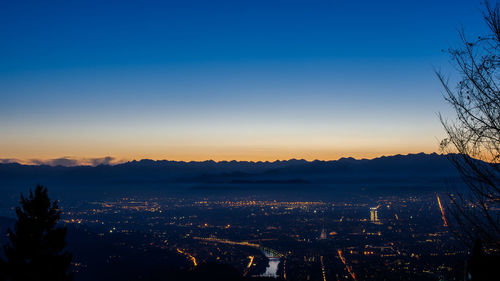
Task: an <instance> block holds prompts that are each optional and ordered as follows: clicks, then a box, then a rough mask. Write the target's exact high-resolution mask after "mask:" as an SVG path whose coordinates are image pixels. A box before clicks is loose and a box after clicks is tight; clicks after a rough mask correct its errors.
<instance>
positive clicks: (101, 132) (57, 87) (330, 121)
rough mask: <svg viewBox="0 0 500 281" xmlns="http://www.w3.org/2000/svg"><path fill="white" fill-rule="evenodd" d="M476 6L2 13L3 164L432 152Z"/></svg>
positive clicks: (219, 5) (54, 5)
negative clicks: (447, 86) (453, 55)
mask: <svg viewBox="0 0 500 281" xmlns="http://www.w3.org/2000/svg"><path fill="white" fill-rule="evenodd" d="M481 7H482V6H481V3H480V1H474V0H467V1H462V0H454V1H435V0H434V1H428V0H407V1H401V0H391V1H389V0H387V1H384V0H380V1H353V0H345V1H344V0H331V1H311V0H309V1H290V0H289V1H272V0H267V1H258V0H253V1H243V0H242V1H234V0H233V1H189V0H183V1H124V0H120V1H91V0H85V1H83V0H78V1H71V0H65V1H31V2H30V1H22V0H15V1H14V0H0V159H17V160H18V161H24V162H29V161H31V162H36V161H46V160H49V159H56V158H71V159H77V160H79V161H87V162H89V161H90V162H92V161H93V160H92V159H101V158H102V157H106V156H110V157H112V158H105V159H113V161H127V160H132V159H143V158H150V159H169V160H183V161H191V160H197V161H198V160H208V159H213V160H249V161H273V160H277V159H281V160H284V159H291V158H297V159H301V158H302V159H307V160H314V159H320V160H333V159H338V158H340V157H355V158H373V157H377V156H381V155H393V154H407V153H417V152H427V153H430V152H435V151H438V144H439V140H440V139H442V138H443V137H444V136H445V135H444V132H443V128H442V126H441V124H440V122H439V119H438V116H437V114H438V113H439V112H441V113H442V114H443V115H445V116H450V117H451V116H452V114H453V112H452V111H451V110H450V108H449V107H448V106H447V104H446V103H445V102H444V100H443V98H442V87H441V85H440V84H439V82H438V80H437V78H436V75H435V73H434V71H435V70H436V69H437V70H441V71H443V72H445V73H449V75H450V76H451V77H453V75H454V73H455V69H454V68H453V67H452V66H451V65H450V60H449V57H448V55H447V54H446V53H445V52H443V50H446V49H448V48H449V47H453V46H457V45H458V34H457V31H458V30H459V29H460V28H462V27H463V28H464V30H465V32H466V34H470V36H471V37H475V36H478V35H482V34H485V33H486V31H487V30H486V26H485V25H484V23H483V20H482V16H481Z"/></svg>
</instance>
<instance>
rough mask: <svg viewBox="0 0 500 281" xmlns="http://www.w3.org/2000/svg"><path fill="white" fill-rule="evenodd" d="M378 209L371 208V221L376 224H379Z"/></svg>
mask: <svg viewBox="0 0 500 281" xmlns="http://www.w3.org/2000/svg"><path fill="white" fill-rule="evenodd" d="M377 209H378V207H371V208H370V221H371V222H374V223H378V222H379V220H378V210H377Z"/></svg>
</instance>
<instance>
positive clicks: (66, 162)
mask: <svg viewBox="0 0 500 281" xmlns="http://www.w3.org/2000/svg"><path fill="white" fill-rule="evenodd" d="M123 162H124V161H118V160H117V159H116V158H114V157H111V156H106V157H100V158H77V157H60V158H53V159H36V158H35V159H28V160H20V159H14V158H0V164H7V163H19V164H24V165H48V166H64V167H74V166H99V165H116V164H120V163H123Z"/></svg>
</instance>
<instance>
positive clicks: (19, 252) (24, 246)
mask: <svg viewBox="0 0 500 281" xmlns="http://www.w3.org/2000/svg"><path fill="white" fill-rule="evenodd" d="M16 214H17V222H16V224H15V226H14V231H12V230H10V229H9V231H8V236H9V240H10V241H9V243H8V244H7V245H5V246H4V252H5V257H6V260H5V261H1V264H0V266H1V267H0V270H1V271H2V275H3V276H0V277H1V278H3V279H4V280H11V281H21V280H22V281H45V280H47V281H49V280H50V281H63V280H64V281H66V280H72V279H73V274H72V273H71V272H69V267H70V266H71V259H72V256H71V254H69V253H68V252H66V251H65V250H64V247H65V246H66V241H65V238H66V228H64V227H56V224H57V221H58V220H59V217H60V214H61V212H60V211H59V209H58V206H57V202H55V201H54V202H51V201H50V199H49V197H48V195H47V189H46V188H45V187H43V186H41V185H38V186H37V187H36V189H35V191H34V192H33V191H31V190H30V194H29V197H28V198H25V197H24V196H23V195H22V194H21V206H20V207H17V208H16Z"/></svg>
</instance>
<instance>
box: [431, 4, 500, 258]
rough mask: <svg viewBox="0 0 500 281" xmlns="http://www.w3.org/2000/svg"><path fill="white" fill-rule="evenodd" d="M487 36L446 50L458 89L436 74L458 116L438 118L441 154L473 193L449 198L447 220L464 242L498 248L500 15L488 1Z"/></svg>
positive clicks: (499, 211) (499, 193)
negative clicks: (441, 129) (442, 130)
mask: <svg viewBox="0 0 500 281" xmlns="http://www.w3.org/2000/svg"><path fill="white" fill-rule="evenodd" d="M484 5H485V9H484V14H483V16H484V20H485V22H486V24H487V25H488V27H489V31H490V32H489V34H488V35H487V36H484V37H478V38H477V39H474V40H468V39H467V38H466V36H465V33H464V31H463V30H462V31H461V32H459V35H460V39H461V46H460V47H459V48H457V49H450V50H448V52H449V54H450V55H451V58H452V61H453V64H454V66H455V67H456V69H457V70H458V73H459V79H458V83H457V85H456V86H453V87H451V86H450V85H449V80H448V79H447V78H446V77H445V76H444V75H443V74H442V73H437V75H438V77H439V79H440V81H441V83H442V84H443V86H444V89H445V93H444V97H445V99H446V101H447V102H448V103H449V104H450V105H451V106H452V107H453V109H454V111H455V113H456V117H455V118H454V119H452V120H447V119H445V118H444V117H443V116H441V115H440V120H441V123H442V124H443V126H444V128H445V130H446V133H447V138H446V139H444V140H442V142H441V149H442V151H443V152H446V153H455V154H449V157H450V159H451V160H452V162H453V164H454V165H455V166H456V168H457V169H458V171H459V172H460V174H461V175H462V178H463V179H464V182H465V183H466V184H467V186H468V189H469V191H470V192H462V193H461V192H456V193H454V194H450V199H451V206H450V209H449V210H450V213H451V216H450V218H449V220H450V221H451V225H452V226H454V227H455V230H458V231H456V232H457V233H458V234H459V235H461V236H462V238H463V241H465V242H466V243H468V244H469V246H472V244H473V243H474V241H476V240H478V239H479V240H481V241H483V243H484V245H488V247H486V248H489V249H491V248H492V247H493V249H495V248H496V249H500V185H499V183H500V91H499V86H500V84H499V83H500V80H499V79H500V72H499V71H498V68H499V66H500V54H499V51H500V13H499V5H498V3H495V5H492V4H490V3H488V2H484Z"/></svg>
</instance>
